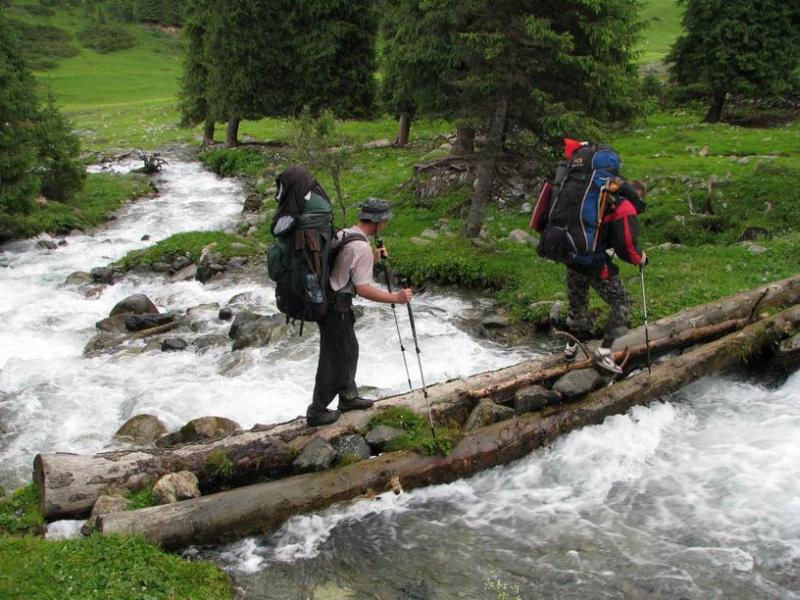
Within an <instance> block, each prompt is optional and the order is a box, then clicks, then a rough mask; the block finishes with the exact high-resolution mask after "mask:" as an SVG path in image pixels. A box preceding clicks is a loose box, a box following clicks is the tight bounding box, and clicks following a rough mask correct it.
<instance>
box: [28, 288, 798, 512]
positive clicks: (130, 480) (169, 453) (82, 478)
mask: <svg viewBox="0 0 800 600" xmlns="http://www.w3.org/2000/svg"><path fill="white" fill-rule="evenodd" d="M798 302H800V276H795V277H792V278H789V279H785V280H782V281H778V282H775V283H771V284H769V285H766V286H762V287H759V288H756V289H754V290H749V291H746V292H742V293H739V294H735V295H733V296H730V297H727V298H723V299H721V300H717V301H715V302H711V303H709V304H705V305H702V306H698V307H694V308H690V309H687V310H684V311H681V312H680V313H678V314H676V315H673V316H671V317H667V318H665V319H661V320H659V321H656V322H654V323H651V324H650V327H649V330H650V347H651V350H653V349H658V350H661V351H667V350H672V349H676V348H683V347H685V346H687V345H690V344H692V343H696V342H698V341H700V340H702V339H708V338H712V337H715V336H719V335H722V334H723V333H727V332H729V331H732V330H734V329H736V328H740V327H742V326H743V325H745V324H746V323H747V322H748V321H749V320H750V319H751V318H752V317H753V316H754V314H755V313H757V312H760V311H763V310H766V309H770V308H776V307H783V306H792V305H794V304H796V303H798ZM644 342H645V336H644V329H643V328H638V329H634V330H632V331H630V332H629V333H628V334H627V335H625V336H623V337H621V338H620V339H618V340H617V341H616V343H615V345H614V349H615V350H617V351H619V352H623V353H624V352H625V351H626V349H627V351H628V352H629V353H630V354H631V355H636V354H637V353H639V354H642V353H644ZM587 366H589V365H588V362H583V363H581V362H579V363H575V364H573V365H565V364H564V363H563V361H562V360H561V357H560V356H548V357H545V358H540V359H534V360H529V361H525V362H523V363H520V364H518V365H514V366H512V367H507V368H504V369H499V370H497V371H492V372H488V373H482V374H479V375H474V376H472V377H468V378H464V379H458V380H454V381H450V382H446V383H441V384H436V385H432V386H429V387H428V390H427V391H428V396H429V399H430V402H431V408H432V411H433V413H434V416H435V418H436V419H437V420H438V421H439V422H458V423H463V422H464V421H465V420H466V418H467V416H468V415H469V413H470V412H471V410H472V409H473V408H474V406H475V404H476V402H477V401H478V400H479V399H481V398H487V397H491V398H492V399H493V400H495V401H498V402H503V401H507V400H508V399H510V398H511V397H512V396H513V394H514V391H515V390H516V389H518V388H520V387H522V386H524V385H530V384H532V383H537V382H543V381H547V380H550V379H552V378H554V377H557V376H559V375H562V374H564V373H566V372H567V371H569V370H572V369H580V368H586V367H587ZM617 385H619V384H617ZM388 406H404V407H407V408H409V409H411V410H413V411H415V412H418V413H422V412H424V411H425V399H424V397H423V395H422V393H421V392H420V391H418V390H417V391H414V392H409V393H406V394H401V395H397V396H393V397H391V398H386V399H383V400H381V401H380V402H379V403H377V404H376V406H375V408H373V409H372V410H369V411H354V412H350V413H347V414H345V415H343V416H342V417H341V418H340V419H339V420H338V421H337V422H336V423H335V424H333V425H330V426H327V427H319V428H310V427H308V426H307V424H306V422H305V419H303V418H298V419H295V420H293V421H290V422H288V423H282V424H278V425H271V426H256V427H254V428H253V429H251V430H249V431H243V432H237V433H234V434H231V435H229V436H227V437H225V438H222V439H219V440H213V441H209V442H205V443H196V444H188V445H184V446H180V447H175V448H167V449H154V448H153V449H137V450H126V451H116V452H103V453H99V454H96V455H94V456H80V455H75V454H65V453H53V454H40V455H37V456H36V458H35V460H34V474H33V476H34V481H35V482H36V483H37V484H38V489H39V491H40V500H41V504H42V511H43V514H44V516H45V519H47V520H49V521H50V520H55V519H59V518H79V517H82V516H85V515H87V514H88V513H89V511H90V510H91V508H92V506H93V505H94V502H95V501H96V500H97V498H98V497H99V496H100V495H101V494H103V493H107V492H108V491H113V490H119V489H123V490H132V491H137V490H139V489H142V488H143V487H145V486H147V485H150V484H152V483H153V482H154V481H155V480H157V479H158V478H159V477H161V476H162V475H164V474H166V473H170V472H175V471H181V470H189V471H192V472H193V473H195V475H197V476H198V478H199V480H200V483H201V489H202V490H203V493H204V494H207V493H211V492H215V491H218V490H220V489H224V488H228V487H231V486H238V485H244V484H248V483H252V482H254V481H258V480H263V479H265V478H276V477H284V476H286V475H289V474H291V473H292V468H293V465H292V463H293V460H294V458H295V457H296V456H297V454H298V453H299V452H300V451H302V449H303V448H304V447H305V445H306V444H307V443H308V442H309V441H311V439H313V438H314V437H320V438H322V439H324V440H326V441H330V440H332V439H335V438H337V437H339V436H341V435H343V434H347V433H354V432H361V433H363V432H364V431H366V429H367V425H368V423H369V420H370V419H371V418H372V417H373V416H374V415H375V414H376V413H377V411H380V410H382V409H384V408H386V407H388ZM223 455H224V457H225V458H226V461H228V462H229V464H230V469H229V470H228V472H227V473H225V475H224V477H223V476H220V473H219V469H215V468H214V464H215V460H214V457H215V456H216V457H219V456H223Z"/></svg>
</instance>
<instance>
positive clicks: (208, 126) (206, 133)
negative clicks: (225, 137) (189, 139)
mask: <svg viewBox="0 0 800 600" xmlns="http://www.w3.org/2000/svg"><path fill="white" fill-rule="evenodd" d="M215 125H216V123H214V120H213V119H206V123H205V126H204V127H203V147H205V146H210V145H211V144H213V143H214V126H215Z"/></svg>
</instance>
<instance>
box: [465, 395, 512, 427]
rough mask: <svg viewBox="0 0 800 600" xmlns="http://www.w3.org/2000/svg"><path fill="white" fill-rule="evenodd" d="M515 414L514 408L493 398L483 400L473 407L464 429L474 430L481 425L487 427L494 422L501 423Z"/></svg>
mask: <svg viewBox="0 0 800 600" xmlns="http://www.w3.org/2000/svg"><path fill="white" fill-rule="evenodd" d="M513 416H514V409H513V408H508V407H507V406H502V405H501V404H496V403H494V402H492V401H491V400H488V399H487V400H481V401H480V402H478V406H476V407H475V408H474V409H472V412H471V413H470V415H469V417H468V418H467V422H466V423H465V424H464V431H472V430H474V429H478V428H479V427H485V426H486V425H491V424H492V423H499V422H500V421H505V420H506V419H510V418H512V417H513Z"/></svg>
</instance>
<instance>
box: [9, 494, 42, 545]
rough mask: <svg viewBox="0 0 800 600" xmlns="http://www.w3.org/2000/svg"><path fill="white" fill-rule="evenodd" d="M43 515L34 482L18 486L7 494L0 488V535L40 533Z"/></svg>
mask: <svg viewBox="0 0 800 600" xmlns="http://www.w3.org/2000/svg"><path fill="white" fill-rule="evenodd" d="M43 533H44V517H43V516H42V511H41V509H40V507H39V491H38V489H37V488H36V486H35V485H34V484H31V485H27V486H25V487H23V488H19V489H18V490H16V491H14V492H13V493H11V494H9V495H8V496H4V495H3V490H2V488H0V536H2V535H8V534H14V535H23V534H32V535H41V534H43Z"/></svg>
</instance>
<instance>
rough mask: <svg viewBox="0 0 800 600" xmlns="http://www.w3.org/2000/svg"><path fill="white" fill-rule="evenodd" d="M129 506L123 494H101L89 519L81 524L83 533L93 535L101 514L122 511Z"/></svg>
mask: <svg viewBox="0 0 800 600" xmlns="http://www.w3.org/2000/svg"><path fill="white" fill-rule="evenodd" d="M127 508H128V501H127V500H126V499H125V498H123V497H122V496H100V497H99V498H98V499H97V500H95V502H94V506H93V507H92V512H91V514H90V515H89V519H88V520H87V521H86V523H84V524H83V525H81V533H82V534H83V535H92V533H93V532H94V530H95V528H96V527H97V519H98V518H99V517H100V515H108V514H111V513H120V512H123V511H124V510H126V509H127Z"/></svg>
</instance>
